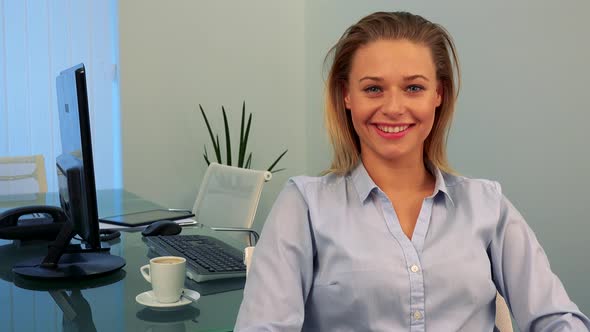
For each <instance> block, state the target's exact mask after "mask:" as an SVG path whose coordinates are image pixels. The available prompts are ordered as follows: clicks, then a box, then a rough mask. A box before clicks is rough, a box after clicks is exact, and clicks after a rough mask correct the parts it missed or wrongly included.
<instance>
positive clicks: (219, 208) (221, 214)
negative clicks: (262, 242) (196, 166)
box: [193, 163, 272, 228]
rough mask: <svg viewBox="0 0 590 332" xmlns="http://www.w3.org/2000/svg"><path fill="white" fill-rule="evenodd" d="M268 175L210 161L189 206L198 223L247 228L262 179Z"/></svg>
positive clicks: (254, 212)
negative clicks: (192, 203) (193, 199)
mask: <svg viewBox="0 0 590 332" xmlns="http://www.w3.org/2000/svg"><path fill="white" fill-rule="evenodd" d="M271 178H272V174H271V173H270V172H267V171H257V170H251V169H245V168H238V167H233V166H226V165H220V164H217V163H211V164H210V165H209V167H208V168H207V171H206V172H205V176H204V178H203V182H202V183H201V186H200V188H199V193H198V194H197V200H196V201H195V205H194V206H193V213H194V214H195V218H196V220H197V221H198V222H200V223H203V224H205V225H208V226H213V227H214V226H221V227H245V228H250V227H251V226H252V223H253V222H254V216H255V215H256V209H257V208H258V201H259V200H260V194H261V193H262V187H263V185H264V182H265V181H269V180H270V179H271Z"/></svg>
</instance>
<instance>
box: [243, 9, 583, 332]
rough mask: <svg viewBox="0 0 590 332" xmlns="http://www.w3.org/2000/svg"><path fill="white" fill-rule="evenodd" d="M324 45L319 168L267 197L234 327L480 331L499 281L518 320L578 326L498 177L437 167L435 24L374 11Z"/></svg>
mask: <svg viewBox="0 0 590 332" xmlns="http://www.w3.org/2000/svg"><path fill="white" fill-rule="evenodd" d="M331 53H332V54H333V63H332V66H331V70H330V74H329V77H328V82H327V98H326V104H327V106H326V122H327V126H328V133H329V135H330V138H331V141H332V145H333V148H334V159H333V162H332V166H331V169H330V170H329V172H328V174H327V175H325V176H323V177H295V178H293V179H291V180H290V181H289V183H288V184H287V185H286V187H285V188H284V190H283V191H282V192H281V194H280V195H279V197H278V199H277V201H276V203H275V205H274V207H273V209H272V211H271V213H270V215H269V217H268V220H267V222H266V224H265V226H264V230H263V233H262V236H261V240H260V242H259V243H258V245H257V248H256V251H255V254H254V257H253V261H252V267H251V270H250V272H249V275H248V281H247V283H246V288H245V292H244V301H243V303H242V306H241V308H240V313H239V316H238V321H237V323H236V330H237V331H299V330H306V331H425V330H426V329H428V331H493V330H494V318H495V298H496V292H499V293H500V294H502V295H503V296H504V297H505V299H506V301H507V302H508V304H509V306H510V308H511V310H512V313H513V315H514V317H515V319H516V321H517V323H518V325H519V327H520V328H521V330H523V331H557V330H559V331H588V330H589V329H590V321H589V320H588V318H587V317H586V316H584V315H583V314H582V313H581V312H580V311H579V309H578V308H577V307H576V305H575V304H574V303H572V302H571V300H570V299H569V297H568V296H567V294H566V292H565V289H564V287H563V285H562V283H561V282H560V281H559V279H558V278H557V276H555V274H553V273H552V272H551V270H550V268H549V263H548V261H547V257H546V256H545V254H544V252H543V250H542V248H541V247H540V245H539V243H538V241H537V239H536V238H535V235H534V234H533V232H532V231H531V229H530V228H529V227H528V226H527V224H526V223H525V221H524V220H523V218H522V216H521V215H520V214H519V213H518V211H517V210H516V209H515V208H514V207H513V206H512V204H511V203H510V202H509V201H508V200H507V199H506V198H505V197H504V196H503V195H502V192H501V189H500V185H499V184H498V183H496V182H492V181H487V180H479V179H468V178H465V177H461V176H457V175H454V174H453V172H452V170H451V168H450V167H449V164H448V162H447V158H446V152H445V139H446V134H447V132H448V129H449V125H450V122H451V118H452V116H453V109H454V105H455V100H456V95H457V86H458V77H459V69H458V66H457V58H456V51H455V48H454V45H453V42H452V39H451V37H450V36H449V34H448V32H447V31H446V30H445V29H444V28H442V27H441V26H439V25H437V24H433V23H431V22H429V21H427V20H425V19H424V18H422V17H420V16H417V15H412V14H409V13H405V12H395V13H374V14H371V15H369V16H367V17H365V18H363V19H362V20H360V21H359V22H358V23H357V24H355V25H353V26H352V27H350V28H349V29H348V30H347V31H346V32H345V33H344V35H343V36H342V37H341V39H340V40H339V41H338V43H337V44H336V45H335V46H334V47H333V48H332V50H331Z"/></svg>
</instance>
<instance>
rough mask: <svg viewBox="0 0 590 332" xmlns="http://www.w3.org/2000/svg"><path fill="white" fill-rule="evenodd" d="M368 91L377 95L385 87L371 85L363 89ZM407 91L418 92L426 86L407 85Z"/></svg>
mask: <svg viewBox="0 0 590 332" xmlns="http://www.w3.org/2000/svg"><path fill="white" fill-rule="evenodd" d="M363 91H365V92H366V93H368V94H370V95H375V94H379V93H381V92H383V89H382V88H381V87H380V86H377V85H371V86H368V87H366V88H364V89H363ZM405 91H407V92H409V93H418V92H421V91H424V87H423V86H421V85H416V84H412V85H409V86H407V87H406V89H405Z"/></svg>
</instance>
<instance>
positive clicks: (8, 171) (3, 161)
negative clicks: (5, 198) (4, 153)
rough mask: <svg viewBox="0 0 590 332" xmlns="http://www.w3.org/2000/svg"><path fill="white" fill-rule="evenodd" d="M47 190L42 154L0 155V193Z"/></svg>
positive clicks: (15, 193) (28, 192)
mask: <svg viewBox="0 0 590 332" xmlns="http://www.w3.org/2000/svg"><path fill="white" fill-rule="evenodd" d="M45 192H47V178H46V176H45V162H44V159H43V156H42V155H34V156H24V157H0V195H21V194H36V193H45Z"/></svg>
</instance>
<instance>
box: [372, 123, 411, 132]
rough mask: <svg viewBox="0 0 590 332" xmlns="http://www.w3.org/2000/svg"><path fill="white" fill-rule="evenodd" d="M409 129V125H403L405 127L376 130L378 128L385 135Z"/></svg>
mask: <svg viewBox="0 0 590 332" xmlns="http://www.w3.org/2000/svg"><path fill="white" fill-rule="evenodd" d="M409 127H410V125H405V126H393V127H391V126H377V128H379V130H381V131H383V132H386V133H399V132H400V131H404V130H406V129H408V128H409Z"/></svg>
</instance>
